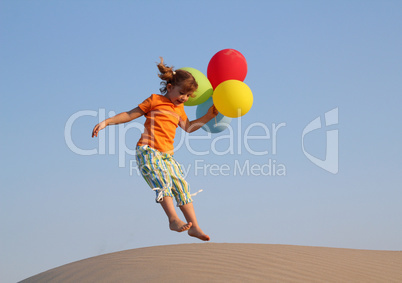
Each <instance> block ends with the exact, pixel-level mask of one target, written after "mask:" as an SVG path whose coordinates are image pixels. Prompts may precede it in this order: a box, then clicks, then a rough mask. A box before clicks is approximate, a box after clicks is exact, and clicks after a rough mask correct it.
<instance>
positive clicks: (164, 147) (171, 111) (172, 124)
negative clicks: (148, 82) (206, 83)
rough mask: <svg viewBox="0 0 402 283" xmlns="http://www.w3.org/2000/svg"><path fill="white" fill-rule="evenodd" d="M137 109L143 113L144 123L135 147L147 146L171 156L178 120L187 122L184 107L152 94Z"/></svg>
mask: <svg viewBox="0 0 402 283" xmlns="http://www.w3.org/2000/svg"><path fill="white" fill-rule="evenodd" d="M138 107H139V108H140V109H141V110H142V111H144V112H145V118H146V121H145V124H144V127H145V129H144V133H143V134H142V135H141V138H140V140H139V141H138V143H137V146H141V145H148V146H150V147H152V148H154V149H157V150H159V151H160V152H166V153H170V154H173V148H174V146H173V143H174V137H175V135H176V128H177V126H178V124H179V121H180V120H183V121H186V120H187V115H186V112H184V105H183V104H181V105H179V106H176V105H174V104H173V103H172V102H171V101H170V99H169V98H167V97H165V96H163V95H160V94H152V95H151V96H150V97H148V98H147V99H145V100H144V102H142V103H141V104H139V105H138Z"/></svg>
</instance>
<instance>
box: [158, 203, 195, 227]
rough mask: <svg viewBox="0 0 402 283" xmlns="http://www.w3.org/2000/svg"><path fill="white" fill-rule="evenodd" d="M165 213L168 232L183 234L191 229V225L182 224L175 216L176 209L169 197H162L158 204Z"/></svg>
mask: <svg viewBox="0 0 402 283" xmlns="http://www.w3.org/2000/svg"><path fill="white" fill-rule="evenodd" d="M160 204H161V205H162V207H163V210H164V211H165V213H166V215H167V217H168V219H169V228H170V230H173V231H177V232H183V231H186V230H188V229H190V228H191V226H192V223H191V222H189V223H184V222H183V221H182V220H180V218H179V216H177V213H176V209H175V207H174V204H173V199H172V198H171V197H164V198H163V200H162V201H161V202H160Z"/></svg>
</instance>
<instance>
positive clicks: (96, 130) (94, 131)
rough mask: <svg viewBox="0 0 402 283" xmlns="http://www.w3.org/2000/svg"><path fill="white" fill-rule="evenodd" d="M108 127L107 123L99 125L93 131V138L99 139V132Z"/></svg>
mask: <svg viewBox="0 0 402 283" xmlns="http://www.w3.org/2000/svg"><path fill="white" fill-rule="evenodd" d="M106 126H107V123H106V121H103V122H101V123H99V124H97V125H96V126H95V127H94V129H93V130H92V137H97V136H98V133H99V131H100V130H103V129H104V128H106Z"/></svg>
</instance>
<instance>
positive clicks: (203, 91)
mask: <svg viewBox="0 0 402 283" xmlns="http://www.w3.org/2000/svg"><path fill="white" fill-rule="evenodd" d="M180 69H181V70H185V71H187V72H190V73H191V74H192V75H193V77H194V78H195V80H196V81H197V84H198V89H197V90H196V91H195V92H194V97H190V98H189V99H188V100H187V101H186V102H185V103H184V105H186V106H194V105H198V104H201V103H203V102H205V101H207V100H208V98H210V97H211V95H212V93H213V89H212V86H211V83H210V82H209V80H208V78H207V77H206V76H205V75H204V74H203V73H201V72H200V71H198V70H197V69H194V68H190V67H184V68H180Z"/></svg>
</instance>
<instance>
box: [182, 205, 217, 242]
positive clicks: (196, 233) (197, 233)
mask: <svg viewBox="0 0 402 283" xmlns="http://www.w3.org/2000/svg"><path fill="white" fill-rule="evenodd" d="M180 209H181V211H182V212H183V215H184V217H185V218H186V220H187V222H188V223H192V226H191V227H190V228H189V230H188V234H189V235H190V236H192V237H196V238H198V239H200V240H203V241H209V239H210V238H209V236H208V235H206V234H205V233H204V232H203V231H202V230H201V228H200V226H198V222H197V217H196V216H195V211H194V206H193V203H187V204H185V205H182V206H180Z"/></svg>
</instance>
